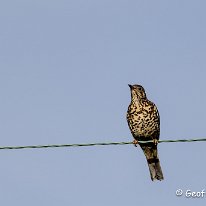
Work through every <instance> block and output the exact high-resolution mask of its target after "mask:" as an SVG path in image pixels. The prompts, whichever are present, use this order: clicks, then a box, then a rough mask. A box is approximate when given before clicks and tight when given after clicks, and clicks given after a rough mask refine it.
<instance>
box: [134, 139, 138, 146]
mask: <svg viewBox="0 0 206 206" xmlns="http://www.w3.org/2000/svg"><path fill="white" fill-rule="evenodd" d="M132 143H133V144H134V146H135V147H137V144H139V142H138V141H137V140H136V139H135V140H134V141H133V142H132Z"/></svg>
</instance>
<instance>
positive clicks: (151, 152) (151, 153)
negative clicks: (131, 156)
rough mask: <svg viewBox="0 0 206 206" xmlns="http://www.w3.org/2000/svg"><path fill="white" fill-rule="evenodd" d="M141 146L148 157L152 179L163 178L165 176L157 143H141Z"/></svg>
mask: <svg viewBox="0 0 206 206" xmlns="http://www.w3.org/2000/svg"><path fill="white" fill-rule="evenodd" d="M141 147H142V149H143V151H144V154H145V156H146V159H147V163H148V166H149V171H150V175H151V179H152V181H153V180H163V179H164V177H163V173H162V169H161V166H160V161H159V158H158V153H157V145H154V144H151V145H141Z"/></svg>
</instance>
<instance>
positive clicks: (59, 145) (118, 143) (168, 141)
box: [0, 138, 206, 150]
mask: <svg viewBox="0 0 206 206" xmlns="http://www.w3.org/2000/svg"><path fill="white" fill-rule="evenodd" d="M204 141H206V138H202V139H177V140H159V141H158V142H159V143H171V142H204ZM149 142H153V141H139V143H142V144H145V143H149ZM127 144H133V142H99V143H85V144H53V145H27V146H4V147H0V150H9V149H41V148H56V147H88V146H107V145H127Z"/></svg>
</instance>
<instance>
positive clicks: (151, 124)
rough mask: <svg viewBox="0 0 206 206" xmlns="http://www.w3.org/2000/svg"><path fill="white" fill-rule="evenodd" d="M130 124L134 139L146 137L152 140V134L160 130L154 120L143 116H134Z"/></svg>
mask: <svg viewBox="0 0 206 206" xmlns="http://www.w3.org/2000/svg"><path fill="white" fill-rule="evenodd" d="M128 122H129V126H130V129H131V131H132V134H133V136H134V137H141V136H144V137H145V138H146V137H150V138H151V136H152V134H153V133H154V132H157V131H158V129H159V128H158V124H157V123H156V122H155V121H154V119H153V118H150V117H145V116H144V115H142V114H138V115H133V117H132V118H131V119H129V120H128Z"/></svg>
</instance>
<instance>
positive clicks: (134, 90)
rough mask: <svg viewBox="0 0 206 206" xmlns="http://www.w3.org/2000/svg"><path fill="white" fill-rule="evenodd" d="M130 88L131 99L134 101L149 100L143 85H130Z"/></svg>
mask: <svg viewBox="0 0 206 206" xmlns="http://www.w3.org/2000/svg"><path fill="white" fill-rule="evenodd" d="M128 86H129V87H130V91H131V98H132V100H133V101H135V100H143V99H146V98H147V96H146V93H145V90H144V88H143V87H142V86H141V85H138V84H134V85H130V84H128Z"/></svg>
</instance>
